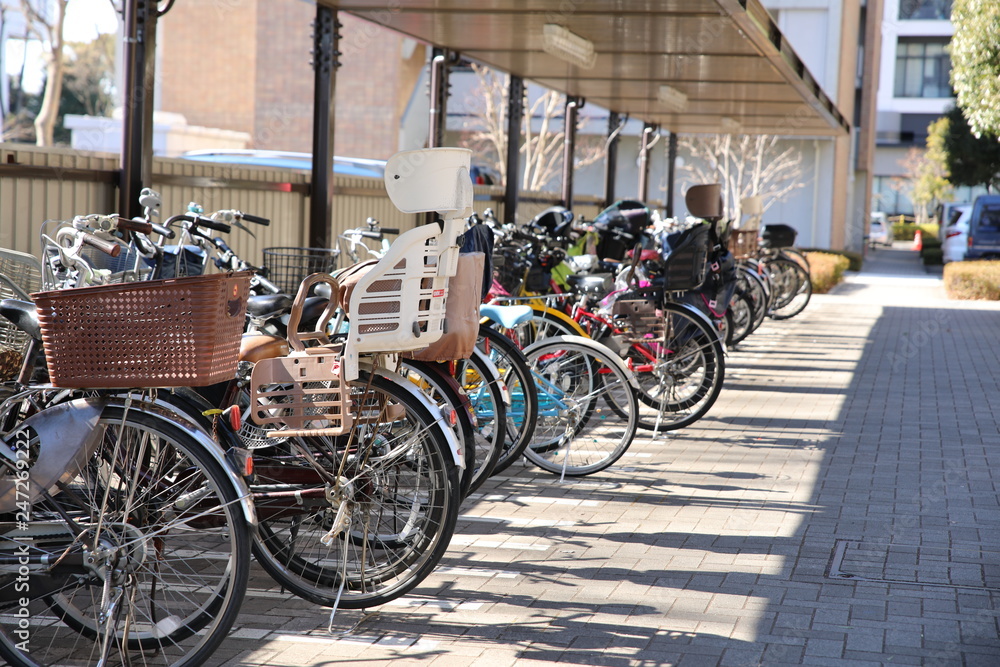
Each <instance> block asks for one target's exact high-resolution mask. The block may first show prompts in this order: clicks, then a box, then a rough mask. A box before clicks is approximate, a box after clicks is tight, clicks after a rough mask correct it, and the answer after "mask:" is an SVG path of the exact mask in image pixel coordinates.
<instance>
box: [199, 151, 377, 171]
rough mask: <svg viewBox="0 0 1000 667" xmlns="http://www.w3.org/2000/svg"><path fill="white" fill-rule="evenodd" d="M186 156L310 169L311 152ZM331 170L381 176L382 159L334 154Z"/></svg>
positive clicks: (210, 153)
mask: <svg viewBox="0 0 1000 667" xmlns="http://www.w3.org/2000/svg"><path fill="white" fill-rule="evenodd" d="M181 158H183V159H185V160H197V161H198V162H216V163H219V164H238V165H243V166H247V167H277V168H280V169H307V170H308V169H312V155H311V154H310V153H293V152H290V151H258V150H239V149H231V150H201V151H188V152H187V153H184V154H183V155H181ZM333 173H335V174H340V175H341V176H368V177H369V178H382V176H383V175H384V174H385V160H369V159H366V158H358V157H341V156H339V155H335V156H334V158H333Z"/></svg>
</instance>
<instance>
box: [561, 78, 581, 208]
mask: <svg viewBox="0 0 1000 667" xmlns="http://www.w3.org/2000/svg"><path fill="white" fill-rule="evenodd" d="M581 106H583V102H582V100H580V99H579V98H576V97H567V98H566V116H565V121H564V123H563V173H562V205H563V206H565V207H566V208H573V157H574V156H575V155H576V114H577V111H578V110H579V109H580V107H581Z"/></svg>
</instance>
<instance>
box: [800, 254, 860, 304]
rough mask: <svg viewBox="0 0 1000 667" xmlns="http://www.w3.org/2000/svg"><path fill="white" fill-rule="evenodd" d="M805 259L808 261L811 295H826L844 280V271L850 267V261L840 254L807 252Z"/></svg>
mask: <svg viewBox="0 0 1000 667" xmlns="http://www.w3.org/2000/svg"><path fill="white" fill-rule="evenodd" d="M806 258H807V259H808V260H809V277H810V279H811V281H812V288H813V294H826V293H827V292H829V291H830V290H831V289H833V286H834V285H837V284H838V283H840V281H842V280H843V279H844V271H846V270H847V267H849V266H850V260H849V259H848V258H847V257H845V256H844V255H841V254H835V253H830V252H807V253H806Z"/></svg>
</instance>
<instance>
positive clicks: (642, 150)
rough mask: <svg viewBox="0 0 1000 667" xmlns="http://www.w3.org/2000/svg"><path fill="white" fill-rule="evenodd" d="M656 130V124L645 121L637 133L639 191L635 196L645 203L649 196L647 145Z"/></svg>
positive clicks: (648, 145) (649, 143) (649, 144)
mask: <svg viewBox="0 0 1000 667" xmlns="http://www.w3.org/2000/svg"><path fill="white" fill-rule="evenodd" d="M655 131H656V126H655V125H651V124H650V123H646V124H645V125H643V126H642V134H641V135H639V193H638V194H637V195H636V198H637V199H638V200H639V201H641V202H643V203H645V202H646V200H647V199H648V198H649V147H650V146H651V145H652V143H651V142H650V137H651V136H652V134H653V132H655Z"/></svg>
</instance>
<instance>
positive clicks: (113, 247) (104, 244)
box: [81, 232, 122, 257]
mask: <svg viewBox="0 0 1000 667" xmlns="http://www.w3.org/2000/svg"><path fill="white" fill-rule="evenodd" d="M81 239H82V240H83V243H84V244H86V245H89V246H90V247H92V248H97V249H98V250H100V251H101V252H103V253H104V254H106V255H111V256H112V257H117V256H118V255H120V254H121V251H122V247H121V246H120V245H118V244H117V243H115V242H114V241H105V240H104V239H102V238H98V237H96V236H94V235H93V234H87V233H86V232H84V233H83V234H82V235H81Z"/></svg>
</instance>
